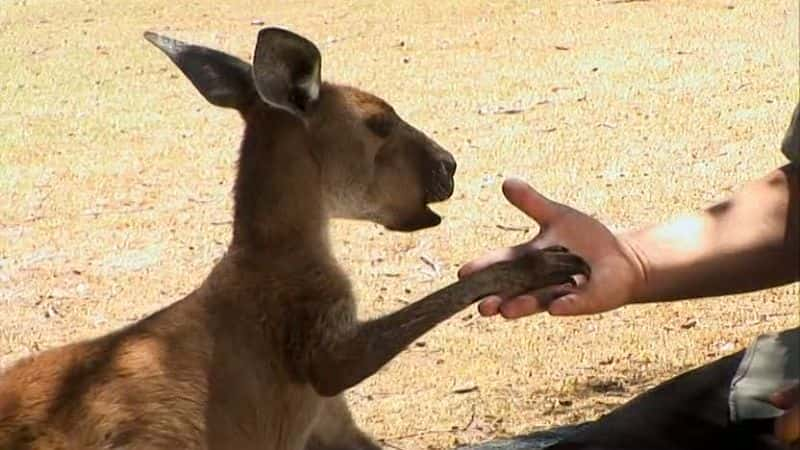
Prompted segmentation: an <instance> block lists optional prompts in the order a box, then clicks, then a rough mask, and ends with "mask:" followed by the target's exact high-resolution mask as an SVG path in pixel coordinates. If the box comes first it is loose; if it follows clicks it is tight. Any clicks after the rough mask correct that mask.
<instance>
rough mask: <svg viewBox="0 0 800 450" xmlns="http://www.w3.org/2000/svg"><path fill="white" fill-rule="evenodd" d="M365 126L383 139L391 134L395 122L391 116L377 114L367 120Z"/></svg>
mask: <svg viewBox="0 0 800 450" xmlns="http://www.w3.org/2000/svg"><path fill="white" fill-rule="evenodd" d="M364 124H365V125H366V126H367V128H369V129H370V131H372V132H373V133H375V134H376V135H378V136H380V137H382V138H385V137H388V136H389V134H391V132H392V129H393V128H394V125H395V121H394V118H393V117H391V116H390V115H389V114H375V115H373V116H370V117H368V118H367V120H365V121H364Z"/></svg>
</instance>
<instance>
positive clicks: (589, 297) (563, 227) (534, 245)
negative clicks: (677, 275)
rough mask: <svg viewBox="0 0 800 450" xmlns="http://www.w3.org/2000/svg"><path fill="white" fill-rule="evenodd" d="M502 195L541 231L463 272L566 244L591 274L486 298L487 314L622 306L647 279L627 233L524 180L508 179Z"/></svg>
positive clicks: (583, 311) (586, 310) (570, 312)
mask: <svg viewBox="0 0 800 450" xmlns="http://www.w3.org/2000/svg"><path fill="white" fill-rule="evenodd" d="M503 194H504V195H505V196H506V198H507V199H508V201H509V202H511V204H512V205H514V206H516V207H517V208H518V209H519V210H520V211H522V212H524V213H525V214H527V215H528V217H530V218H531V219H533V220H534V221H536V222H537V223H538V224H539V226H540V227H541V230H540V232H539V234H538V235H537V236H536V237H534V238H533V239H532V240H530V241H529V242H526V243H523V244H520V245H517V246H514V247H509V248H504V249H499V250H494V251H491V252H489V253H487V254H485V255H484V256H482V257H480V258H478V259H475V260H473V261H471V262H469V263H467V264H466V265H464V266H463V267H462V268H461V269H460V270H459V272H458V276H459V277H465V276H467V275H469V274H471V273H473V272H476V271H478V270H481V269H483V268H485V267H487V266H489V265H491V264H494V263H496V262H499V261H507V260H512V259H516V258H519V257H521V256H523V255H526V254H528V253H530V252H532V251H535V250H538V249H543V248H546V247H550V246H553V245H560V246H564V247H566V248H568V249H569V250H570V251H571V252H573V253H575V254H577V255H580V256H581V257H583V258H584V259H585V260H586V262H588V263H589V266H590V267H591V269H592V275H591V278H590V279H588V280H586V279H578V280H577V285H572V284H564V285H560V286H555V287H548V288H543V289H541V290H538V291H534V292H528V293H527V294H523V295H520V296H517V297H514V298H502V297H500V296H490V297H486V298H484V299H483V300H481V302H480V304H479V306H478V310H479V311H480V313H481V314H482V315H484V316H493V315H496V314H501V315H502V316H503V317H505V318H507V319H514V318H518V317H523V316H527V315H530V314H534V313H538V312H542V311H548V312H549V313H550V314H553V315H578V314H592V313H599V312H603V311H608V310H611V309H614V308H618V307H620V306H622V305H625V304H626V303H628V302H630V301H631V300H632V299H633V298H634V295H635V290H636V289H637V287H638V285H640V284H641V283H643V281H644V269H643V266H642V263H641V262H640V261H641V260H640V258H638V257H637V255H636V252H635V249H634V247H633V246H632V244H631V243H630V242H629V241H628V240H627V239H626V238H624V237H619V236H616V235H614V234H613V233H612V232H611V231H609V230H608V228H606V227H605V226H604V225H603V224H601V223H600V222H598V221H597V220H595V219H593V218H591V217H590V216H588V215H586V214H584V213H582V212H580V211H577V210H575V209H572V208H570V207H568V206H566V205H562V204H560V203H556V202H554V201H552V200H549V199H547V198H545V197H544V196H542V195H541V194H539V193H538V192H536V191H535V190H534V189H533V188H531V187H530V186H529V185H528V184H527V183H525V182H524V181H521V180H518V179H508V180H506V181H505V182H504V183H503Z"/></svg>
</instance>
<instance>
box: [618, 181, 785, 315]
mask: <svg viewBox="0 0 800 450" xmlns="http://www.w3.org/2000/svg"><path fill="white" fill-rule="evenodd" d="M798 197H800V190H798V169H797V168H792V167H789V166H787V167H784V168H782V169H780V170H777V171H775V172H773V173H771V174H769V175H768V176H767V177H765V178H763V179H760V180H758V181H755V182H752V183H750V184H748V185H747V186H745V187H744V188H743V189H742V190H741V191H739V192H738V193H736V194H735V195H734V196H732V197H731V198H730V199H728V200H726V201H724V202H722V203H720V204H717V205H715V206H713V207H711V208H709V209H707V210H705V211H703V212H701V213H697V214H693V215H687V216H683V217H680V218H678V219H675V220H673V221H671V222H668V223H666V224H662V225H658V226H655V227H652V228H648V229H645V230H641V231H637V232H634V233H629V234H628V235H626V236H625V238H626V239H627V240H628V242H630V243H631V246H632V247H633V248H634V250H635V251H636V253H637V254H638V255H640V256H641V257H642V259H643V266H644V267H645V276H646V280H645V282H644V283H642V285H641V286H640V288H639V289H638V290H637V292H636V293H635V301H637V302H640V303H646V302H651V301H665V300H680V299H688V298H700V297H709V296H718V295H728V294H736V293H741V292H748V291H753V290H758V289H765V288H769V287H774V286H779V285H782V284H786V283H790V282H792V281H795V280H798V279H800V262H799V261H798V260H800V256H798V253H799V252H800V248H799V246H798V240H799V239H800V229H799V228H798V214H800V212H799V211H798Z"/></svg>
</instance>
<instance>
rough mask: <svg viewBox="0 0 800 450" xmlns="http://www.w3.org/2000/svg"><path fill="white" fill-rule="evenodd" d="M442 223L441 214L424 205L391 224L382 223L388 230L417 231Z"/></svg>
mask: <svg viewBox="0 0 800 450" xmlns="http://www.w3.org/2000/svg"><path fill="white" fill-rule="evenodd" d="M440 223H442V216H440V215H438V214H436V213H435V212H433V210H432V209H430V208H429V207H428V205H425V206H423V207H422V209H421V210H420V211H419V212H418V213H417V214H415V215H413V216H412V217H409V218H406V219H405V220H403V221H401V222H397V223H393V224H388V225H384V226H385V227H386V229H387V230H389V231H404V232H410V231H417V230H423V229H425V228H431V227H435V226H436V225H439V224H440Z"/></svg>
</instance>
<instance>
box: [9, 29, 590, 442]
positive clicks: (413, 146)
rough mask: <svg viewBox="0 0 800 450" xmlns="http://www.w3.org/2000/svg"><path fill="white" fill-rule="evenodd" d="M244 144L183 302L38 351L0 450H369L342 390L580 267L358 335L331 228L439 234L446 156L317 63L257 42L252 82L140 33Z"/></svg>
mask: <svg viewBox="0 0 800 450" xmlns="http://www.w3.org/2000/svg"><path fill="white" fill-rule="evenodd" d="M145 37H146V39H147V40H148V41H150V42H151V43H153V44H155V45H156V46H157V47H158V48H159V49H161V50H162V51H163V52H164V53H166V55H167V56H169V58H170V59H171V60H172V61H173V62H174V63H175V64H176V65H177V66H178V68H179V69H180V70H181V71H182V72H183V73H184V74H185V75H186V76H187V77H188V79H189V80H190V81H191V82H192V83H193V84H194V86H195V87H196V88H197V90H199V92H200V93H201V94H202V95H203V96H204V97H205V98H206V99H207V100H208V101H209V102H210V103H212V104H214V105H217V106H221V107H226V108H233V109H235V110H237V111H238V112H239V113H240V114H241V117H242V118H243V120H244V123H245V128H244V136H243V138H242V143H241V148H240V158H239V164H238V170H237V174H236V182H235V187H234V200H235V206H234V213H233V215H234V220H233V236H232V239H231V243H230V246H229V248H228V250H227V252H226V254H225V255H224V256H223V258H222V259H221V260H220V261H219V262H218V263H217V264H216V265H215V266H214V267H213V269H212V270H211V272H210V274H209V275H208V276H207V278H206V279H205V281H204V282H203V283H202V284H201V285H200V286H199V287H198V288H197V289H196V290H195V291H193V292H192V293H190V294H189V295H188V296H186V297H185V298H183V299H181V300H179V301H177V302H176V303H173V304H172V305H171V306H168V307H166V308H164V309H162V310H160V311H158V312H156V313H154V314H152V315H151V316H149V317H146V318H144V319H142V320H140V321H138V322H136V323H134V324H132V325H130V326H128V327H126V328H123V329H120V330H118V331H115V332H112V333H110V334H108V335H105V336H102V337H99V338H96V339H91V340H87V341H83V342H77V343H73V344H70V345H66V346H63V347H59V348H55V349H51V350H47V351H44V352H41V353H39V354H37V355H34V356H32V357H30V358H28V359H26V360H23V361H21V362H19V363H17V364H16V365H15V366H13V367H12V368H10V369H9V370H7V371H6V372H5V373H4V374H3V375H2V376H1V377H0V449H3V450H44V449H48V450H72V449H80V450H101V449H103V450H108V449H119V450H123V449H124V450H144V449H147V450H152V449H157V450H158V449H162V450H177V449H203V450H214V449H236V450H250V449H253V450H255V449H258V450H374V449H379V448H380V447H379V446H378V445H377V444H376V443H375V442H374V441H373V440H372V439H371V438H370V437H369V436H368V435H367V434H365V433H364V432H362V431H361V430H360V429H359V428H358V427H357V426H356V425H355V423H354V421H353V419H352V417H351V414H350V411H349V410H348V407H347V405H346V403H345V401H344V399H343V396H342V392H343V391H345V390H346V389H348V388H350V387H352V386H354V385H356V384H358V383H359V382H360V381H362V380H364V379H365V378H366V377H369V376H370V375H372V374H374V373H375V372H376V371H378V370H379V369H380V368H381V367H382V366H384V365H385V364H386V363H387V362H389V361H390V360H391V359H392V358H393V357H394V356H396V355H397V354H398V353H400V352H401V351H402V350H403V349H404V348H406V347H407V346H408V345H409V344H411V343H412V342H413V341H414V340H415V339H416V338H418V337H420V336H421V335H422V334H423V333H425V332H426V331H428V330H430V329H431V328H432V327H434V326H435V325H436V324H438V323H439V322H442V321H443V320H445V319H446V318H448V317H450V316H452V315H453V314H455V313H456V312H458V311H459V310H461V309H463V308H465V307H466V306H468V305H469V304H470V303H472V302H473V301H475V300H477V299H479V298H481V297H483V296H486V295H489V294H493V293H500V292H502V293H508V294H510V295H513V294H519V293H522V292H523V291H527V290H530V289H535V288H540V287H544V286H546V285H550V284H555V283H563V282H566V281H568V280H570V277H571V276H572V275H575V274H579V273H583V274H588V271H589V268H588V266H586V264H585V263H584V262H583V260H581V259H580V258H579V257H578V256H575V255H573V254H571V253H569V252H568V251H567V250H566V249H563V248H551V249H547V250H544V251H541V252H539V253H535V254H532V255H530V256H528V257H527V258H525V259H522V260H519V261H516V262H508V263H500V264H497V265H495V266H491V267H489V268H488V269H487V270H485V271H483V272H479V273H477V274H474V275H473V276H471V277H469V278H466V279H464V280H461V281H459V282H457V283H454V284H452V285H450V286H447V287H445V288H444V289H442V290H440V291H438V292H436V293H433V294H431V295H429V296H427V297H425V298H423V299H421V300H419V301H417V302H415V303H413V304H410V305H408V306H406V307H404V308H402V309H400V310H398V311H395V312H393V313H391V314H388V315H386V316H383V317H380V318H377V319H374V320H369V321H360V320H358V319H357V315H356V306H355V305H356V303H355V298H354V296H353V293H352V291H351V287H350V283H349V280H348V277H347V275H346V274H345V273H344V271H343V270H342V269H341V268H340V266H339V265H338V264H337V262H336V260H335V259H334V256H333V255H332V253H331V249H330V246H329V241H328V221H329V219H330V218H348V219H357V220H368V221H372V222H374V223H377V224H380V225H383V226H384V227H385V228H387V229H390V230H398V231H407V232H408V231H414V230H420V229H423V228H426V227H431V226H434V225H437V224H438V223H439V222H440V220H441V218H440V216H438V215H437V214H436V213H434V212H433V211H432V210H431V209H430V208H429V204H430V203H433V202H439V201H444V200H446V199H447V198H449V197H450V196H451V195H452V192H453V187H454V182H453V174H454V172H455V170H456V163H455V161H454V159H453V156H452V155H451V154H450V153H448V152H446V151H445V150H443V149H442V148H440V147H439V145H437V144H436V143H435V142H433V141H432V140H431V139H429V138H428V137H427V136H425V135H424V134H423V133H422V132H420V131H418V130H417V129H415V128H413V127H412V126H410V125H409V124H407V123H406V122H404V121H403V120H402V119H401V118H400V117H399V116H398V114H397V113H396V112H395V111H394V110H393V109H392V107H391V106H389V105H388V104H387V103H386V102H384V101H382V100H381V99H379V98H378V97H375V96H373V95H371V94H368V93H366V92H363V91H360V90H358V89H355V88H353V87H348V86H343V85H336V84H330V83H323V82H322V81H321V76H320V67H321V65H320V60H321V56H320V52H319V50H318V49H317V47H316V46H315V45H314V44H313V43H312V42H310V41H309V40H307V39H305V38H303V37H301V36H299V35H297V34H294V33H292V32H290V31H287V30H283V29H278V28H265V29H263V30H261V31H260V32H259V33H258V39H257V43H256V47H255V52H254V56H253V64H252V66H251V65H250V64H248V63H247V62H245V61H243V60H241V59H239V58H236V57H234V56H231V55H229V54H226V53H223V52H220V51H217V50H212V49H209V48H205V47H201V46H195V45H189V44H186V43H183V42H180V41H177V40H173V39H170V38H167V37H164V36H160V35H157V34H154V33H151V32H147V33H145Z"/></svg>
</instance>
